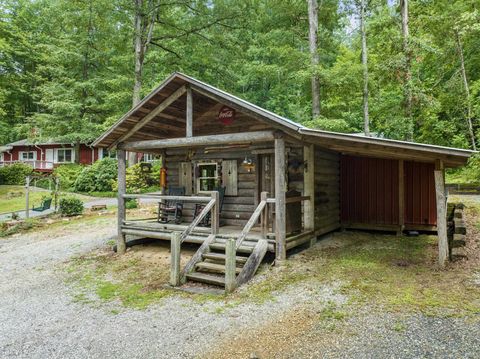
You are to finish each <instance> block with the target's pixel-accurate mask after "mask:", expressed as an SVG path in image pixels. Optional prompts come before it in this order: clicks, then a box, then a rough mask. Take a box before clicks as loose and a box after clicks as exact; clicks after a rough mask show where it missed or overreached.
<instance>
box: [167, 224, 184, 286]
mask: <svg viewBox="0 0 480 359" xmlns="http://www.w3.org/2000/svg"><path fill="white" fill-rule="evenodd" d="M180 245H181V243H180V232H173V233H172V239H171V241H170V248H171V249H170V284H171V285H172V286H174V287H177V286H179V285H180Z"/></svg>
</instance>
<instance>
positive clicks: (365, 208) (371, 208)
mask: <svg viewBox="0 0 480 359" xmlns="http://www.w3.org/2000/svg"><path fill="white" fill-rule="evenodd" d="M340 193H341V196H340V206H341V214H340V215H341V220H342V222H343V223H362V224H363V223H365V224H383V225H385V224H386V225H390V224H398V161H396V160H385V159H380V158H367V157H356V156H342V157H341V160H340Z"/></svg>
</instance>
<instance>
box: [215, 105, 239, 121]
mask: <svg viewBox="0 0 480 359" xmlns="http://www.w3.org/2000/svg"><path fill="white" fill-rule="evenodd" d="M218 120H219V121H220V122H221V123H223V124H224V125H231V124H232V123H233V121H234V120H235V110H234V109H233V108H230V107H228V106H223V107H222V108H221V109H220V111H218Z"/></svg>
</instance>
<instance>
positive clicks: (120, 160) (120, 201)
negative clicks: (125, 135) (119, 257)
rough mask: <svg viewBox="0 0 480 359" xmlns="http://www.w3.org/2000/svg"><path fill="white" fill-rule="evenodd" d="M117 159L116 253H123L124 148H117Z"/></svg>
mask: <svg viewBox="0 0 480 359" xmlns="http://www.w3.org/2000/svg"><path fill="white" fill-rule="evenodd" d="M117 159H118V178H117V180H118V210H117V222H118V223H117V231H118V233H117V253H119V254H123V253H125V251H126V250H127V246H126V243H125V235H124V234H123V233H122V225H123V221H124V220H125V214H126V209H125V198H123V195H124V194H125V192H126V191H127V188H126V168H127V156H126V152H125V151H124V150H117Z"/></svg>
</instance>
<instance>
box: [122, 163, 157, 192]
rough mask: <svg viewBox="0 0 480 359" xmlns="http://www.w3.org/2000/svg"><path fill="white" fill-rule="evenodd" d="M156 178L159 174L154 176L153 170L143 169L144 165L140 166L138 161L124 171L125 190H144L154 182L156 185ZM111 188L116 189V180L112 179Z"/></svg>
mask: <svg viewBox="0 0 480 359" xmlns="http://www.w3.org/2000/svg"><path fill="white" fill-rule="evenodd" d="M158 178H159V175H157V177H155V174H154V172H151V171H147V170H145V167H142V166H141V164H140V163H137V164H135V165H133V166H131V167H128V168H127V173H126V186H127V192H129V193H140V192H144V190H146V189H147V188H150V187H152V185H153V184H154V183H155V182H157V185H158ZM113 190H114V191H117V190H118V183H117V181H116V180H115V181H114V185H113Z"/></svg>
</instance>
